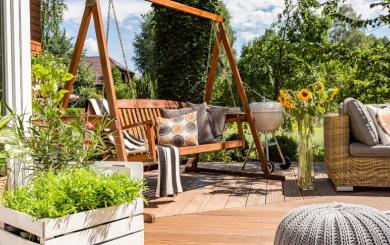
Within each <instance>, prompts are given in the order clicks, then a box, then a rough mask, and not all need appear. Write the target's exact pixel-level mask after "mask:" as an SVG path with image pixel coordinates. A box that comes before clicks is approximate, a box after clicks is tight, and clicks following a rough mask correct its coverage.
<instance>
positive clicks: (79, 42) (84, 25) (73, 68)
mask: <svg viewBox="0 0 390 245" xmlns="http://www.w3.org/2000/svg"><path fill="white" fill-rule="evenodd" d="M91 16H92V7H90V6H86V7H85V10H84V14H83V18H82V20H81V25H80V30H79V33H78V36H77V39H76V44H75V46H74V51H73V55H72V60H71V62H70V66H69V73H70V74H72V75H74V76H75V75H76V73H77V68H78V66H79V64H80V58H81V54H82V53H83V48H84V43H85V38H86V37H87V33H88V27H89V23H90V22H91ZM74 80H75V78H74V79H72V80H70V81H68V82H66V84H65V87H64V89H65V90H67V91H68V92H67V93H66V94H65V96H64V99H63V100H62V107H63V108H65V109H66V108H68V105H69V97H70V94H71V93H72V89H73V84H74Z"/></svg>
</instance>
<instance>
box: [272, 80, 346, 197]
mask: <svg viewBox="0 0 390 245" xmlns="http://www.w3.org/2000/svg"><path fill="white" fill-rule="evenodd" d="M338 92H339V89H338V88H330V89H326V88H325V84H324V83H323V82H322V81H317V82H315V83H313V84H311V85H310V88H303V89H301V90H299V91H286V90H281V91H280V93H279V97H278V101H279V102H280V103H281V104H282V106H283V107H284V108H285V109H286V110H287V112H288V113H289V114H290V115H291V117H292V118H293V119H294V120H295V121H296V123H297V126H298V133H299V138H300V140H299V171H298V185H299V186H300V187H301V188H302V189H305V190H311V189H314V184H313V176H314V171H313V147H312V135H313V132H314V123H315V121H316V120H319V119H320V118H322V117H323V115H324V114H325V113H326V112H327V111H328V110H329V108H330V105H331V102H332V101H333V100H334V98H335V97H336V95H337V94H338Z"/></svg>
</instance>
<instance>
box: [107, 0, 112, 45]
mask: <svg viewBox="0 0 390 245" xmlns="http://www.w3.org/2000/svg"><path fill="white" fill-rule="evenodd" d="M111 5H112V0H108V8H107V20H106V43H108V37H109V36H110V20H111Z"/></svg>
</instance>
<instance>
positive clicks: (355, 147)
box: [349, 143, 390, 157]
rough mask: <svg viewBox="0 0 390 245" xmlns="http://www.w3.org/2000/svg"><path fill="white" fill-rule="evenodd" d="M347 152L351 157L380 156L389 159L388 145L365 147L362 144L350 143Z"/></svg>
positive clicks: (389, 148)
mask: <svg viewBox="0 0 390 245" xmlns="http://www.w3.org/2000/svg"><path fill="white" fill-rule="evenodd" d="M349 151H350V154H351V155H352V156H377V157H379V156H381V157H390V146H389V145H374V146H370V145H365V144H362V143H351V144H350V146H349Z"/></svg>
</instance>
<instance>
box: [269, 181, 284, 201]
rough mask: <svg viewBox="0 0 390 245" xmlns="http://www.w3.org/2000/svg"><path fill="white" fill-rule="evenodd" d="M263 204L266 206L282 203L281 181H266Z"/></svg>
mask: <svg viewBox="0 0 390 245" xmlns="http://www.w3.org/2000/svg"><path fill="white" fill-rule="evenodd" d="M265 202H266V204H269V203H278V202H284V195H283V185H282V182H281V181H277V180H268V181H267V195H266V198H265Z"/></svg>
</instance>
